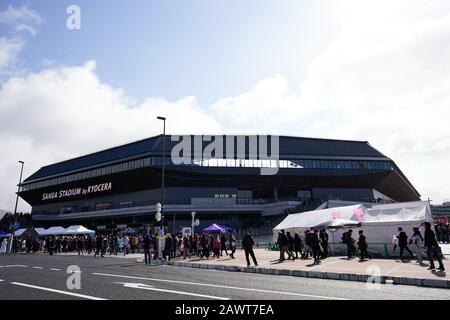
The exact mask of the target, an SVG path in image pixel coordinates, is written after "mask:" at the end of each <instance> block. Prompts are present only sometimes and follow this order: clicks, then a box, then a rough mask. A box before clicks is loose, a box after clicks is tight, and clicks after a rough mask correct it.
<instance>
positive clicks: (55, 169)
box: [24, 135, 386, 183]
mask: <svg viewBox="0 0 450 320" xmlns="http://www.w3.org/2000/svg"><path fill="white" fill-rule="evenodd" d="M176 143H177V142H172V141H171V136H170V135H166V148H167V153H169V154H170V152H171V149H172V147H173V146H174V145H175V144H176ZM204 143H205V144H208V143H209V142H204ZM162 145H163V143H162V135H159V136H155V137H151V138H148V139H144V140H140V141H136V142H132V143H128V144H125V145H121V146H117V147H114V148H110V149H106V150H103V151H99V152H95V153H92V154H88V155H85V156H81V157H78V158H74V159H70V160H66V161H63V162H59V163H55V164H52V165H48V166H45V167H42V168H41V169H39V170H38V171H37V172H35V173H34V174H32V175H31V176H30V177H28V178H27V179H25V180H24V182H25V183H26V182H28V181H32V180H37V179H42V178H45V177H50V176H54V175H60V174H63V173H66V172H71V171H75V170H80V169H83V168H88V167H95V166H99V165H102V164H104V163H110V162H115V161H120V160H121V159H127V158H133V157H138V156H140V155H142V156H144V155H148V154H152V153H154V154H158V153H159V154H161V152H162V148H163V147H162ZM224 145H225V143H224ZM279 152H280V158H283V156H317V157H329V156H348V157H376V158H380V157H381V158H386V156H385V155H383V154H382V153H381V152H379V151H378V150H376V149H375V148H373V147H372V146H371V145H370V144H369V143H368V142H367V141H349V140H332V139H319V138H301V137H289V136H280V140H279Z"/></svg>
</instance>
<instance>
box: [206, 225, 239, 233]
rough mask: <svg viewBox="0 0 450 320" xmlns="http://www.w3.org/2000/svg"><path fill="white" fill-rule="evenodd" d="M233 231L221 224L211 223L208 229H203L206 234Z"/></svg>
mask: <svg viewBox="0 0 450 320" xmlns="http://www.w3.org/2000/svg"><path fill="white" fill-rule="evenodd" d="M233 231H234V229H233V228H232V227H230V226H227V225H223V224H216V223H213V224H212V225H210V226H209V227H207V228H205V229H203V232H206V233H216V232H233Z"/></svg>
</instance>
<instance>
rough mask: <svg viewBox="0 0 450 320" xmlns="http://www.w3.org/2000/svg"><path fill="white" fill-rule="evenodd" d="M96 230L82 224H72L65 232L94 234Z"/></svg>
mask: <svg viewBox="0 0 450 320" xmlns="http://www.w3.org/2000/svg"><path fill="white" fill-rule="evenodd" d="M92 233H95V231H94V230H89V229H87V228H85V227H83V226H81V225H76V226H70V227H68V228H67V229H66V230H65V234H92Z"/></svg>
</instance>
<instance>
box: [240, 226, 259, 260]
mask: <svg viewBox="0 0 450 320" xmlns="http://www.w3.org/2000/svg"><path fill="white" fill-rule="evenodd" d="M254 244H255V243H254V241H253V238H252V237H251V236H250V234H249V233H246V234H245V236H244V238H243V239H242V247H243V248H244V252H245V259H246V260H247V267H250V259H249V257H248V256H249V255H250V256H252V259H253V262H254V263H255V266H256V267H257V266H258V262H256V257H255V253H254V252H253V245H254Z"/></svg>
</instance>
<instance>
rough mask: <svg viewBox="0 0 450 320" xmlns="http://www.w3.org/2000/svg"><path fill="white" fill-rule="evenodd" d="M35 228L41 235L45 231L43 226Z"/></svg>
mask: <svg viewBox="0 0 450 320" xmlns="http://www.w3.org/2000/svg"><path fill="white" fill-rule="evenodd" d="M35 230H36V231H37V233H38V234H39V236H42V235H43V234H44V233H45V229H44V228H35Z"/></svg>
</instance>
